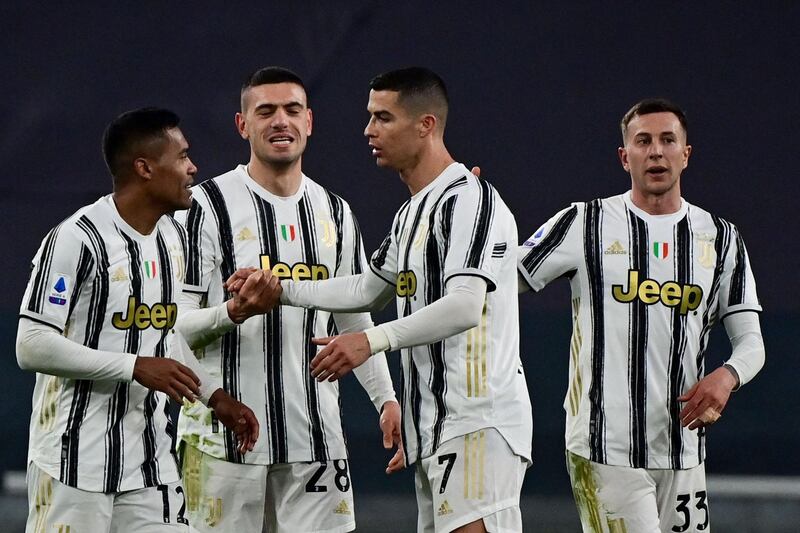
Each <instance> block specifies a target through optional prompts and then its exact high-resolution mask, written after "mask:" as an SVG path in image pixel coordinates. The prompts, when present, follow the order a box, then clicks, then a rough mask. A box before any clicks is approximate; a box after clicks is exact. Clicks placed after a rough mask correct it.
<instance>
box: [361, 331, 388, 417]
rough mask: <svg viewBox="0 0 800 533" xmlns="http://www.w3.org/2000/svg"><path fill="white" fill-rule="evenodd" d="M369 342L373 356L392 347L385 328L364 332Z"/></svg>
mask: <svg viewBox="0 0 800 533" xmlns="http://www.w3.org/2000/svg"><path fill="white" fill-rule="evenodd" d="M364 333H365V334H366V335H367V341H369V351H370V352H371V354H372V355H375V354H376V353H378V352H385V351H387V350H388V349H389V348H390V347H391V343H390V342H389V336H388V335H387V332H386V331H385V329H384V328H382V327H381V326H375V327H372V328H369V329H367V330H365V331H364ZM381 405H383V403H381Z"/></svg>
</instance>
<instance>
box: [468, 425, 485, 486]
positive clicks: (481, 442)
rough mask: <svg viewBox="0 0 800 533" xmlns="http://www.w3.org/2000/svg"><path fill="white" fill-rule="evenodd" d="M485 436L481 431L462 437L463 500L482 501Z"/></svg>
mask: <svg viewBox="0 0 800 533" xmlns="http://www.w3.org/2000/svg"><path fill="white" fill-rule="evenodd" d="M485 459H486V434H485V432H484V431H483V430H481V431H476V432H474V433H468V434H466V435H464V499H465V500H470V499H472V500H474V499H483V489H484V480H483V477H484V464H485Z"/></svg>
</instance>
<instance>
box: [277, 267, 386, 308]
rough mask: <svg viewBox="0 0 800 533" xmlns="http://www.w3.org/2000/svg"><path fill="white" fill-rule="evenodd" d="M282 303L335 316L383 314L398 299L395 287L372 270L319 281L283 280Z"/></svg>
mask: <svg viewBox="0 0 800 533" xmlns="http://www.w3.org/2000/svg"><path fill="white" fill-rule="evenodd" d="M281 287H282V288H283V293H282V294H281V303H283V304H286V305H293V306H295V307H306V308H309V309H322V310H324V311H331V312H334V313H337V312H338V313H347V312H357V311H379V310H381V309H383V308H384V307H386V304H387V303H389V302H390V301H391V300H392V298H393V297H394V290H395V289H394V285H390V284H389V283H388V282H387V281H386V280H385V279H383V278H382V277H380V276H378V275H377V274H375V273H374V272H373V271H372V270H368V271H366V272H363V273H361V274H356V275H352V276H342V277H336V278H331V279H326V280H317V281H292V280H286V279H285V280H282V281H281Z"/></svg>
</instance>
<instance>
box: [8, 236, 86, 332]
mask: <svg viewBox="0 0 800 533" xmlns="http://www.w3.org/2000/svg"><path fill="white" fill-rule="evenodd" d="M94 266H95V259H94V256H93V254H92V251H91V249H90V248H89V247H88V246H87V245H86V244H85V243H84V242H83V240H81V239H80V237H79V236H78V235H77V233H76V232H75V230H74V229H73V228H72V227H70V226H67V225H64V224H62V225H60V226H57V227H56V228H54V229H52V230H51V231H50V233H48V234H47V236H46V237H45V238H44V240H43V241H42V244H41V246H40V247H39V250H38V251H37V253H36V256H35V257H34V259H33V264H32V269H31V277H30V280H29V281H28V286H27V288H26V289H25V295H24V296H23V298H22V305H21V306H20V316H24V317H27V318H30V319H32V320H35V321H37V322H41V323H44V324H47V325H49V326H52V327H54V328H56V329H57V330H59V331H60V332H63V331H64V326H65V325H66V323H67V321H68V320H69V317H70V313H71V311H72V309H73V308H74V307H75V303H76V300H77V298H79V296H80V289H81V287H82V286H83V284H84V283H85V282H86V281H87V279H89V278H90V277H91V276H92V275H93V271H94Z"/></svg>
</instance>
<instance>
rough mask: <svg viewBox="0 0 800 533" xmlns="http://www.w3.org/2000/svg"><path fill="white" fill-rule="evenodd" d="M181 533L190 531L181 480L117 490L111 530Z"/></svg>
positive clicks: (139, 532)
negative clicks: (121, 490) (123, 490)
mask: <svg viewBox="0 0 800 533" xmlns="http://www.w3.org/2000/svg"><path fill="white" fill-rule="evenodd" d="M129 531H136V532H137V533H178V532H184V533H188V531H189V520H188V518H187V517H186V494H185V493H184V491H183V486H182V485H181V482H180V481H173V482H172V483H167V484H164V485H158V486H155V487H145V488H142V489H136V490H130V491H126V492H118V493H117V494H116V496H115V497H114V509H113V511H112V517H111V530H110V532H111V533H127V532H129Z"/></svg>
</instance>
